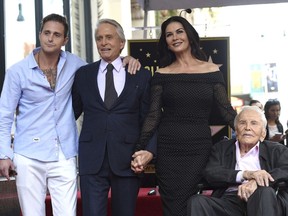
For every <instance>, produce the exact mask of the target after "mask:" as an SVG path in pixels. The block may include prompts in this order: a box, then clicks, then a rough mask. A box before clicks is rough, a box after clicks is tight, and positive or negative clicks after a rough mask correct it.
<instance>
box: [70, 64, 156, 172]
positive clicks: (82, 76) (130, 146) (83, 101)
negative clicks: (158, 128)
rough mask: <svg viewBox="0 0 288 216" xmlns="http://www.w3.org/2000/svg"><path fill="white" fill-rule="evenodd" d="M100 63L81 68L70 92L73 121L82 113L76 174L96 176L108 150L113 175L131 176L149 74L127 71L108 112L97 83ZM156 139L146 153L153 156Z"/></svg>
mask: <svg viewBox="0 0 288 216" xmlns="http://www.w3.org/2000/svg"><path fill="white" fill-rule="evenodd" d="M99 65H100V61H97V62H94V63H91V64H88V65H85V66H83V67H81V68H80V69H79V70H78V71H77V72H76V75H75V80H74V84H73V88H72V97H73V108H74V112H75V117H76V119H77V118H78V117H79V116H80V115H81V113H82V112H84V116H83V125H82V130H81V133H80V137H79V174H80V175H83V174H97V172H98V171H99V170H100V168H101V165H102V162H103V159H104V156H105V151H106V149H107V153H108V158H109V164H110V167H111V169H112V171H113V172H114V174H116V175H119V176H133V175H135V174H134V172H133V171H132V170H131V168H130V163H131V158H132V157H131V156H132V154H133V153H134V150H135V143H136V141H137V140H138V138H139V134H140V129H141V125H142V122H143V120H144V117H145V115H146V113H147V112H148V109H149V104H150V80H151V72H150V71H148V70H146V69H143V68H142V69H140V71H138V72H137V73H136V75H131V74H129V73H128V72H127V69H126V81H125V86H124V89H123V91H122V93H121V94H120V95H119V97H118V99H117V101H116V102H115V104H114V105H113V106H112V107H111V108H110V109H107V108H106V106H105V104H104V101H103V100H102V98H101V96H100V93H99V89H98V83H97V74H98V70H99ZM155 149H156V137H155V136H154V137H153V138H152V139H151V142H150V144H149V145H148V146H147V150H148V151H150V152H152V153H154V154H155Z"/></svg>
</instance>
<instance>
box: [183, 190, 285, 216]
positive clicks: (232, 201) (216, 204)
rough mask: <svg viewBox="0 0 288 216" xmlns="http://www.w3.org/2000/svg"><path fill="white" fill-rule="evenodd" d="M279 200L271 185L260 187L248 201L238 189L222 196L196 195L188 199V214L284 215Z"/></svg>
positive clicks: (208, 215)
mask: <svg viewBox="0 0 288 216" xmlns="http://www.w3.org/2000/svg"><path fill="white" fill-rule="evenodd" d="M278 201H279V200H278ZM278 201H277V197H276V194H275V190H274V189H273V188H271V187H258V188H257V190H256V191H255V192H254V193H253V194H252V195H251V196H250V197H249V199H248V201H247V202H245V201H243V200H241V199H240V198H239V197H238V196H237V192H236V191H235V192H230V193H225V194H224V195H223V196H222V197H220V198H216V197H208V196H204V195H194V196H192V197H191V199H190V200H189V201H188V211H187V212H188V214H187V216H284V215H285V214H283V212H282V209H281V208H279V206H278V205H279V204H278Z"/></svg>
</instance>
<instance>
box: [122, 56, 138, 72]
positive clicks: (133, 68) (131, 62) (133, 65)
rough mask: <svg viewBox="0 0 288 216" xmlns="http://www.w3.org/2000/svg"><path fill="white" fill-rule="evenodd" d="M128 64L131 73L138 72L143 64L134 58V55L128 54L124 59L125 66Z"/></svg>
mask: <svg viewBox="0 0 288 216" xmlns="http://www.w3.org/2000/svg"><path fill="white" fill-rule="evenodd" d="M127 64H128V72H129V73H130V74H136V72H137V70H140V68H141V64H140V62H139V61H138V60H137V59H135V58H133V57H132V56H126V57H124V59H123V67H125V66H126V65H127Z"/></svg>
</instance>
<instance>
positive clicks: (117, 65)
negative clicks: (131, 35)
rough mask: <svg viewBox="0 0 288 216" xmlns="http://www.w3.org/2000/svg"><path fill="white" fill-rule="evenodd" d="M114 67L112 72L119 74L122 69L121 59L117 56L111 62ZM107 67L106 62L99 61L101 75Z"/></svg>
mask: <svg viewBox="0 0 288 216" xmlns="http://www.w3.org/2000/svg"><path fill="white" fill-rule="evenodd" d="M111 63H112V64H113V66H114V70H116V71H117V72H118V73H119V72H120V70H121V68H123V64H122V60H121V57H120V56H119V57H118V58H116V59H115V60H114V61H113V62H111ZM107 65H108V62H106V61H105V60H103V59H101V62H100V66H99V69H100V71H101V72H102V73H104V72H105V71H106V67H107Z"/></svg>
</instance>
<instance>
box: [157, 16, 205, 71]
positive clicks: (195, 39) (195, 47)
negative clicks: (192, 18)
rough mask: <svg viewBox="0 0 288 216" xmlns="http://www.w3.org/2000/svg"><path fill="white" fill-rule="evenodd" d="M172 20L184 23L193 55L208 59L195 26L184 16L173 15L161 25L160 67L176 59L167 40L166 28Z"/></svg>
mask: <svg viewBox="0 0 288 216" xmlns="http://www.w3.org/2000/svg"><path fill="white" fill-rule="evenodd" d="M172 22H178V23H181V24H182V25H183V28H184V30H185V32H186V34H187V37H188V40H189V43H190V46H191V55H192V56H194V57H195V58H197V59H199V60H202V61H207V57H206V55H205V53H204V52H203V51H202V50H201V47H200V38H199V35H198V33H197V31H196V30H195V29H194V27H193V26H192V25H191V24H190V23H189V22H188V21H187V20H186V19H185V18H183V17H180V16H172V17H170V18H168V19H167V20H165V21H164V22H163V23H162V25H161V35H160V38H159V42H158V52H159V53H158V54H159V57H160V58H159V59H160V64H159V66H160V67H166V66H168V65H170V64H172V63H173V62H174V61H175V60H176V56H175V54H174V53H173V52H172V51H171V50H169V49H168V45H167V42H166V34H165V33H166V28H167V26H168V25H169V24H170V23H172Z"/></svg>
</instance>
